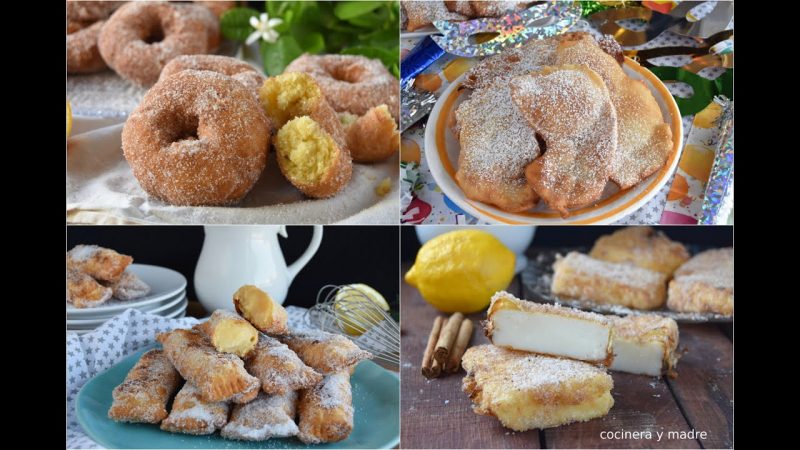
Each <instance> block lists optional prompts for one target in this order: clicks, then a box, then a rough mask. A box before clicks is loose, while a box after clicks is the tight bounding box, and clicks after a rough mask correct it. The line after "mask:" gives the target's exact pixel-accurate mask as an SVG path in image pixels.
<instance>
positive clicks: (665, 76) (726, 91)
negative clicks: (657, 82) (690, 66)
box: [650, 66, 733, 116]
mask: <svg viewBox="0 0 800 450" xmlns="http://www.w3.org/2000/svg"><path fill="white" fill-rule="evenodd" d="M650 71H651V72H653V74H655V76H657V77H658V78H660V79H661V80H663V81H681V82H684V83H686V84H688V85H689V86H691V87H692V89H693V90H694V94H693V95H692V96H691V97H689V98H680V97H675V102H676V103H677V104H678V108H680V110H681V115H682V116H689V115H692V114H695V113H698V112H700V111H702V110H703V108H705V107H706V106H707V105H708V104H709V103H710V102H711V100H712V99H713V98H714V97H715V96H717V95H724V96H726V97H728V98H731V99H732V98H733V69H728V70H726V71H725V73H723V74H722V75H720V76H719V77H717V78H716V79H714V80H708V79H705V78H703V77H701V76H699V75H696V74H694V73H692V72H689V71H688V70H685V69H683V68H681V67H666V66H662V67H651V68H650Z"/></svg>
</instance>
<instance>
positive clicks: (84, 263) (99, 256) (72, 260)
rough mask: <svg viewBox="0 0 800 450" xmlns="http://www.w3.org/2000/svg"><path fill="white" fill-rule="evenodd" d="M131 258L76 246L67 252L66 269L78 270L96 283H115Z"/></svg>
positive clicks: (84, 246)
mask: <svg viewBox="0 0 800 450" xmlns="http://www.w3.org/2000/svg"><path fill="white" fill-rule="evenodd" d="M132 262H133V258H131V257H130V256H128V255H121V254H119V253H117V252H115V251H114V250H111V249H109V248H103V247H98V246H96V245H76V246H75V247H73V248H72V250H70V251H68V252H67V268H69V269H75V270H80V271H81V272H85V273H87V274H89V275H91V276H92V278H94V279H96V280H98V281H112V282H113V281H117V280H119V278H120V277H121V276H122V272H124V271H125V268H127V267H128V266H129V265H130V264H131V263H132Z"/></svg>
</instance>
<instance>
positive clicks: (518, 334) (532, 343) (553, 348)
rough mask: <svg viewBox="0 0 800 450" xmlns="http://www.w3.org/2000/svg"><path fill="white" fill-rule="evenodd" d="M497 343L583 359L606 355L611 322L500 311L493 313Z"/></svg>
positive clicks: (494, 336) (589, 359)
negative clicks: (602, 322)
mask: <svg viewBox="0 0 800 450" xmlns="http://www.w3.org/2000/svg"><path fill="white" fill-rule="evenodd" d="M492 322H493V324H494V329H493V332H492V342H493V343H494V344H495V345H499V346H503V347H510V348H513V349H517V350H526V351H529V352H536V353H545V354H548V355H557V356H565V357H568V358H573V359H580V360H584V361H601V360H604V359H606V357H607V347H608V340H609V334H610V332H611V330H610V327H609V326H608V325H604V324H601V323H597V322H592V321H589V320H581V319H575V318H571V317H565V316H561V315H557V314H544V313H539V312H527V311H519V310H501V311H497V312H496V313H494V314H493V315H492Z"/></svg>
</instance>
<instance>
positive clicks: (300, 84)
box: [258, 72, 322, 128]
mask: <svg viewBox="0 0 800 450" xmlns="http://www.w3.org/2000/svg"><path fill="white" fill-rule="evenodd" d="M321 97H322V91H321V90H320V89H319V85H317V82H316V81H314V79H313V78H312V77H311V76H310V75H308V74H305V73H302V72H290V73H284V74H283V75H278V76H277V77H272V78H268V79H267V80H265V81H264V84H263V85H262V86H261V89H260V90H259V92H258V98H259V100H260V101H261V106H263V107H264V110H265V111H266V113H267V116H268V117H269V118H270V120H272V123H273V124H274V125H275V126H276V127H278V128H280V127H282V126H283V125H284V124H285V123H286V122H288V121H289V120H291V119H293V118H295V117H298V116H305V115H308V114H310V113H311V111H313V109H314V107H315V106H316V105H317V103H318V102H319V101H320V99H321Z"/></svg>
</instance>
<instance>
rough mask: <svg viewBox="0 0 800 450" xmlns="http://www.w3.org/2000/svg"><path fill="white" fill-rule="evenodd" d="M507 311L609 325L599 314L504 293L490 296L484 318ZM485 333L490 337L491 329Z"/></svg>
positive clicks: (489, 318)
mask: <svg viewBox="0 0 800 450" xmlns="http://www.w3.org/2000/svg"><path fill="white" fill-rule="evenodd" d="M509 309H511V310H518V311H526V312H535V313H542V314H553V315H558V316H562V317H567V318H570V319H576V320H587V321H591V322H597V323H599V324H602V325H610V321H609V320H608V318H606V317H605V316H603V315H600V314H595V313H592V312H587V311H581V310H579V309H574V308H565V307H563V306H558V305H548V304H544V303H536V302H530V301H526V300H521V299H518V298H516V297H514V296H513V295H511V294H509V293H508V292H504V291H500V292H497V293H496V294H495V295H494V296H492V300H491V303H490V304H489V309H488V310H487V311H486V318H487V319H488V320H491V318H492V315H494V314H495V313H496V312H498V311H500V310H509ZM488 326H489V325H487V327H488ZM486 331H487V337H491V328H487V330H486Z"/></svg>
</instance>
